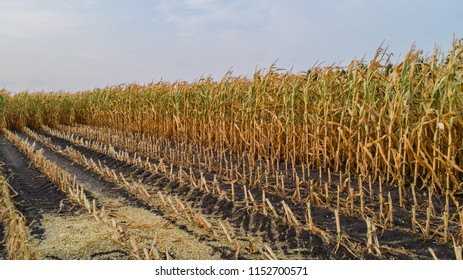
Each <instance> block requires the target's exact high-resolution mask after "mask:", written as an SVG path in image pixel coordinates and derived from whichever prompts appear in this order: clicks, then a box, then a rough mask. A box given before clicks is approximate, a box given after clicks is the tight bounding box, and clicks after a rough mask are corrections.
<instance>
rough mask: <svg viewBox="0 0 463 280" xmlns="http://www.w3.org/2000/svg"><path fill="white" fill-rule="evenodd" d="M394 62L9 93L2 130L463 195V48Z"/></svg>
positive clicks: (380, 54) (380, 55)
mask: <svg viewBox="0 0 463 280" xmlns="http://www.w3.org/2000/svg"><path fill="white" fill-rule="evenodd" d="M389 58H390V55H387V53H386V51H385V50H384V49H381V48H380V49H378V51H377V53H376V56H375V58H374V59H373V60H372V61H370V62H369V63H368V64H367V63H365V61H353V62H352V63H351V64H350V65H349V66H348V67H346V68H341V67H337V66H327V67H316V68H313V69H311V70H310V71H308V72H305V73H300V74H292V73H282V72H281V70H278V69H276V68H274V67H273V66H272V67H271V68H270V69H269V70H268V71H258V72H257V73H255V74H254V76H253V78H252V79H249V78H245V77H233V76H231V74H230V73H229V74H227V75H226V76H225V77H224V78H223V79H222V80H220V81H214V80H213V79H211V78H202V79H200V80H198V81H196V82H193V83H187V82H175V83H169V82H159V83H152V84H147V85H136V84H126V85H119V86H113V87H107V88H100V89H94V90H91V91H85V92H78V93H72V94H70V93H49V94H45V93H21V94H17V95H8V94H6V93H4V92H2V93H1V94H0V97H1V98H2V99H1V100H0V101H1V103H0V114H2V115H3V123H1V124H0V125H6V126H7V127H9V128H20V127H22V126H26V125H27V126H31V127H38V126H40V125H42V124H46V125H49V126H56V125H58V124H65V125H72V124H75V123H81V124H88V125H93V126H101V127H107V128H113V129H118V130H121V131H127V132H134V133H141V134H143V135H145V136H152V137H156V138H163V139H173V140H176V141H181V142H188V143H195V144H201V145H204V146H206V147H211V148H214V149H217V150H219V151H223V150H226V149H228V150H233V151H237V152H246V153H247V154H249V155H251V156H253V157H262V158H270V159H271V160H283V161H284V162H286V163H287V164H292V166H294V165H297V164H305V165H306V166H307V165H309V166H310V165H311V166H317V168H318V166H321V167H323V168H332V169H334V170H335V171H340V170H343V171H346V172H355V173H357V174H359V175H362V176H364V177H365V178H366V177H368V176H372V178H373V179H375V180H377V179H378V178H379V176H381V177H382V178H386V180H387V181H389V182H390V183H397V184H402V183H405V184H407V185H410V184H413V185H432V186H433V187H435V188H436V189H437V190H440V191H441V193H445V191H446V190H447V189H448V190H449V191H451V192H461V191H462V187H461V183H462V176H463V170H462V166H463V144H462V143H463V142H462V141H461V139H463V115H462V114H463V113H462V109H463V92H462V91H463V41H462V40H459V41H454V42H453V46H452V49H451V50H450V51H449V52H448V54H446V55H444V54H442V53H440V52H438V51H436V52H435V53H434V54H432V55H430V56H425V57H423V56H422V53H421V51H417V50H415V49H414V48H412V49H411V51H410V52H409V53H408V54H407V55H406V56H405V58H404V60H403V61H402V62H401V63H398V64H396V65H392V64H390V60H389Z"/></svg>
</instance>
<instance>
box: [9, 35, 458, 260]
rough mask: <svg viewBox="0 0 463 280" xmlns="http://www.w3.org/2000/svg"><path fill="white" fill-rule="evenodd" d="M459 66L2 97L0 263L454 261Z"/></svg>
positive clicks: (428, 61)
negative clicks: (0, 242)
mask: <svg viewBox="0 0 463 280" xmlns="http://www.w3.org/2000/svg"><path fill="white" fill-rule="evenodd" d="M462 65H463V45H462V41H455V42H454V46H453V49H452V50H451V51H450V52H449V53H448V55H446V56H445V58H444V56H443V55H442V56H438V55H434V56H431V57H425V58H422V57H420V53H419V52H418V51H414V50H412V51H411V52H410V53H409V54H408V55H407V56H406V58H405V59H404V61H403V62H402V63H400V64H397V65H390V63H389V58H388V55H387V54H386V53H385V50H382V49H380V50H378V53H377V56H376V57H375V59H374V60H373V61H371V62H370V64H369V65H366V64H364V63H363V62H352V64H351V65H350V66H349V67H348V68H346V69H341V68H336V67H326V68H317V69H313V70H312V71H310V72H308V73H303V74H290V73H285V74H282V73H279V72H278V71H276V70H274V69H271V70H270V71H268V73H261V72H258V73H256V75H255V76H254V78H253V79H252V80H250V79H247V78H242V77H239V78H233V77H231V76H226V77H224V79H223V80H222V81H220V82H215V81H212V80H210V79H204V80H200V81H198V82H196V83H175V84H170V83H158V84H150V85H146V86H138V85H121V86H116V87H109V88H105V89H95V90H94V91H88V92H81V93H73V94H70V93H69V94H68V93H51V94H43V93H37V94H29V93H21V94H17V95H14V96H10V95H5V97H4V99H5V100H6V102H5V105H4V108H3V109H2V111H1V112H2V115H1V117H2V126H3V128H2V136H0V143H1V145H0V161H1V162H2V163H3V165H2V176H3V177H2V178H4V179H3V181H2V182H4V186H5V187H4V188H3V189H4V191H3V193H4V194H5V196H2V199H3V200H2V208H1V209H2V227H1V229H2V231H1V232H2V234H3V236H2V239H4V242H3V244H4V246H3V247H0V257H3V258H41V259H291V260H293V259H379V260H383V259H461V257H462V256H461V254H462V249H461V248H462V245H463V207H462V204H463V189H462V186H463V183H462V182H463V180H462V179H463V170H462V168H461V166H462V163H463V144H462V141H461V139H462V136H463V134H462V131H463V115H462V108H463V97H462V96H463V93H462V90H463V88H462V83H461V80H462V78H463V68H462ZM6 186H8V187H6ZM8 189H9V190H10V192H11V195H9V194H7V193H9V192H7V191H6V190H8ZM4 197H5V198H4ZM7 198H8V199H7ZM13 206H14V207H13ZM13 208H14V209H13ZM4 209H9V210H8V211H6V210H4ZM15 213H16V214H15ZM10 221H15V226H18V227H19V228H24V230H22V231H21V232H22V233H23V234H21V235H14V234H13V235H12V234H11V231H10V229H11V222H10ZM13 241H14V242H13ZM8 244H14V245H15V246H9V245H8Z"/></svg>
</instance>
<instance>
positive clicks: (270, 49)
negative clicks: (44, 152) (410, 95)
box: [0, 0, 463, 92]
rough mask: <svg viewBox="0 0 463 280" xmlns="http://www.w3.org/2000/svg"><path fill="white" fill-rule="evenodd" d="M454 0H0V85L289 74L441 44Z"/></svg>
mask: <svg viewBox="0 0 463 280" xmlns="http://www.w3.org/2000/svg"><path fill="white" fill-rule="evenodd" d="M462 28H463V4H462V2H461V1H460V0H436V1H427V0H422V1H419V0H408V1H407V0H389V1H383V0H305V1H304V0H281V1H277V0H235V1H232V0H151V1H150V0H119V1H115V0H75V1H72V0H0V89H2V88H5V89H7V90H9V91H11V92H19V91H24V90H28V91H46V92H48V91H61V90H62V91H79V90H87V89H93V88H95V87H105V86H109V85H116V84H121V83H132V82H136V83H139V84H145V83H149V82H158V81H161V80H163V81H171V82H174V81H177V80H186V81H194V80H197V79H199V78H201V77H202V76H212V77H213V78H215V79H217V80H219V79H221V78H222V77H223V76H224V75H225V74H226V73H227V71H229V70H230V69H231V70H232V71H233V75H234V76H249V77H252V74H253V73H254V72H255V71H256V69H268V68H269V67H270V66H271V65H272V64H273V63H274V62H276V66H277V67H278V68H283V69H287V70H288V71H292V72H294V73H297V72H299V71H305V70H308V69H310V68H311V67H313V66H314V65H315V64H319V63H321V65H322V66H323V65H325V66H328V65H332V64H336V65H341V66H344V65H348V64H349V62H350V61H351V60H353V59H360V58H362V57H363V56H364V55H365V56H366V58H367V59H368V58H370V59H371V58H372V56H373V55H374V53H375V52H376V49H377V48H378V47H379V46H380V45H381V43H382V42H383V41H384V44H383V47H385V46H387V47H388V50H389V52H392V53H393V54H394V56H393V58H392V59H393V61H399V60H400V59H401V58H403V56H404V55H405V53H406V52H407V51H408V50H410V47H411V46H412V44H414V43H415V44H416V48H417V49H422V50H423V51H424V52H425V53H427V52H429V53H432V52H433V50H434V49H435V47H436V46H437V47H439V48H440V49H441V50H442V51H445V52H446V51H448V50H449V49H450V47H451V43H452V40H453V38H454V36H455V37H456V38H461V37H462V36H463V29H462Z"/></svg>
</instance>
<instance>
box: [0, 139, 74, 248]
mask: <svg viewBox="0 0 463 280" xmlns="http://www.w3.org/2000/svg"><path fill="white" fill-rule="evenodd" d="M0 162H3V163H4V164H5V166H4V173H5V176H6V177H7V181H8V182H9V184H10V185H11V186H12V188H13V189H14V190H15V191H16V192H17V193H18V195H17V196H15V197H14V200H15V202H16V208H17V209H18V211H20V212H21V213H22V214H23V215H24V217H25V219H26V223H27V225H28V226H29V227H30V229H31V234H32V235H34V236H35V237H37V238H39V239H40V238H41V236H42V234H43V229H42V228H41V226H40V220H41V219H42V216H43V214H45V213H58V212H59V214H60V215H69V213H70V212H71V211H72V206H71V204H70V203H68V201H67V200H66V196H65V195H64V194H63V193H61V192H60V191H59V189H58V187H57V186H55V185H54V184H52V183H50V182H49V181H48V180H47V179H46V178H44V177H43V175H42V174H41V173H40V171H39V170H37V169H36V168H35V167H34V166H33V165H32V164H31V163H30V161H29V160H28V159H27V157H26V156H25V155H23V154H22V153H21V152H19V151H18V150H17V149H16V148H15V147H14V146H13V145H12V144H11V143H10V142H8V141H7V140H6V139H5V138H4V137H3V135H0ZM12 195H13V194H12ZM60 202H62V203H63V205H64V207H63V208H62V209H60ZM60 210H61V211H60Z"/></svg>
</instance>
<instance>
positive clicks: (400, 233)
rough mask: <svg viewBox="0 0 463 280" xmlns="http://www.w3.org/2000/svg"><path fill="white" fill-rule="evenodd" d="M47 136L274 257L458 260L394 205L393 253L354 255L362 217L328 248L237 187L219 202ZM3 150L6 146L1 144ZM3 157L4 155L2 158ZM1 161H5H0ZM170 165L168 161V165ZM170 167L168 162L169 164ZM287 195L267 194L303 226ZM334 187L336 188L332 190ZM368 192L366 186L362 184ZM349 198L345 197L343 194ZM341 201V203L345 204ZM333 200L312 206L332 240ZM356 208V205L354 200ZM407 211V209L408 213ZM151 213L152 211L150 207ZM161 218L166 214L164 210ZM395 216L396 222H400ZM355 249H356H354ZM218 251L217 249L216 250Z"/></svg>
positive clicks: (82, 177) (74, 170)
mask: <svg viewBox="0 0 463 280" xmlns="http://www.w3.org/2000/svg"><path fill="white" fill-rule="evenodd" d="M41 134H43V135H45V136H47V137H50V138H51V140H52V142H53V144H55V145H59V146H60V147H62V148H63V149H64V148H65V147H66V146H70V147H72V148H74V149H75V150H77V151H79V152H81V153H83V154H84V155H85V156H86V157H87V159H90V158H91V159H93V160H94V161H95V162H98V161H101V163H102V164H105V165H107V166H108V167H109V168H111V169H114V170H115V171H116V172H121V173H123V174H124V175H127V176H132V177H133V178H134V179H136V180H140V181H141V182H143V183H144V184H146V185H148V186H150V188H151V189H149V190H148V191H149V192H151V193H157V192H158V191H162V192H163V193H165V194H169V195H173V196H178V197H179V198H180V199H181V200H182V201H184V202H188V203H189V204H190V205H192V206H193V207H194V208H195V209H196V210H198V211H199V212H201V213H202V214H203V215H205V216H207V217H211V218H212V219H217V218H219V219H222V220H229V221H230V223H231V225H232V226H233V228H234V230H235V232H236V233H237V235H239V236H240V238H242V239H246V238H247V236H248V235H254V236H259V237H261V238H262V239H263V240H264V242H265V244H267V245H269V246H270V247H271V248H272V250H274V251H275V252H283V254H284V255H285V256H286V257H287V258H290V259H358V258H360V259H378V258H381V259H431V255H430V253H429V250H428V248H432V249H433V250H434V252H435V253H436V255H437V257H438V258H440V259H454V252H453V248H452V247H451V246H450V245H449V244H440V243H438V242H436V241H435V240H424V239H422V238H421V237H420V236H419V235H417V234H414V233H412V232H411V231H410V230H409V228H410V226H411V223H410V220H411V217H410V214H409V212H407V211H405V210H402V209H401V208H400V207H398V206H397V205H394V215H395V216H394V225H393V227H392V228H387V229H381V228H378V231H377V234H378V239H379V243H380V245H382V246H386V248H387V247H389V248H391V249H390V250H382V255H381V256H376V255H374V254H370V253H367V252H366V251H362V252H361V253H359V252H354V253H352V252H350V250H349V249H348V248H349V246H348V245H346V244H354V245H355V246H359V247H363V248H365V246H366V233H367V232H366V231H367V228H366V224H365V220H364V219H363V218H360V217H359V215H358V214H348V213H344V212H343V213H340V222H341V232H342V236H343V240H344V241H343V242H342V243H341V244H339V245H338V244H336V243H335V242H331V243H326V241H325V240H323V238H322V237H321V236H320V235H319V234H316V233H313V232H312V231H308V230H306V229H303V228H301V227H298V228H296V227H293V226H291V225H289V224H288V223H287V222H286V221H284V220H283V219H282V218H274V217H270V216H266V215H263V214H262V211H261V206H260V205H262V203H261V202H260V201H259V203H258V205H259V206H258V207H257V208H256V209H253V208H247V207H246V206H245V205H244V203H243V202H242V201H243V200H244V191H243V186H240V185H239V184H236V185H235V202H231V201H230V200H228V199H227V198H219V197H218V196H217V195H216V194H214V193H213V192H209V193H204V192H202V191H200V190H199V189H194V188H192V186H191V185H189V184H187V183H184V184H179V183H178V182H175V181H173V180H171V179H170V178H169V177H168V176H167V175H166V174H161V173H159V174H152V173H151V172H149V171H147V170H144V169H140V168H137V167H136V166H133V165H131V164H128V163H126V162H123V161H118V160H115V159H113V158H111V157H109V156H107V155H104V154H102V153H98V152H95V151H93V150H90V149H88V148H84V147H80V146H76V145H73V144H72V143H70V142H68V141H66V140H64V139H60V138H58V137H54V136H51V135H48V134H45V133H41ZM2 147H3V145H2ZM1 154H3V152H2V151H1V150H0V155H1ZM44 154H45V155H46V156H47V157H48V158H49V159H50V160H53V161H55V162H56V163H57V164H58V165H60V166H63V167H65V168H66V169H67V171H68V172H70V173H71V174H75V175H76V176H78V177H77V178H78V180H79V181H82V182H86V183H88V184H91V185H92V186H94V187H96V188H99V189H100V190H101V191H104V192H105V193H108V195H114V196H123V197H125V198H127V199H128V200H130V201H131V203H134V204H137V205H140V206H142V207H149V206H146V205H142V204H140V202H139V201H137V200H136V199H135V198H134V197H132V196H131V195H130V194H128V193H127V192H125V191H123V190H119V189H115V186H114V185H113V184H112V183H110V182H106V181H105V180H103V179H102V178H101V177H99V176H98V175H96V174H94V173H92V172H91V171H88V170H86V169H85V168H84V167H82V166H80V165H77V164H74V163H72V162H71V161H70V160H68V159H67V158H65V157H64V156H62V155H60V154H57V153H55V152H51V151H50V150H47V149H44ZM0 160H1V158H0ZM26 162H27V161H26ZM165 163H166V162H165ZM166 164H167V165H169V164H170V163H166ZM177 170H178V167H177V166H175V165H174V172H176V171H177ZM194 172H195V174H198V173H199V171H198V170H194ZM213 175H214V174H213V173H208V172H205V173H204V176H205V177H206V178H209V179H210V178H213ZM311 175H312V177H313V178H314V180H316V179H317V178H318V172H317V171H314V172H312V174H311ZM332 179H333V184H336V180H339V178H338V177H337V176H334V175H333V176H332ZM323 180H324V181H327V174H326V173H323ZM219 184H220V187H221V189H222V190H224V191H226V192H227V193H228V194H230V193H231V190H230V189H229V188H230V186H229V185H226V184H223V182H222V181H220V180H219ZM285 186H286V190H285V191H284V193H279V192H274V191H271V190H270V191H269V192H268V193H267V194H266V198H268V199H269V201H271V203H272V204H273V206H274V207H275V209H276V211H277V212H278V213H280V217H282V216H283V215H282V214H281V213H283V207H282V203H281V201H285V203H286V204H287V205H288V206H289V207H290V209H291V210H292V212H293V213H294V215H295V216H296V217H297V219H298V220H299V221H301V222H305V219H304V217H305V213H306V212H305V211H306V205H305V203H299V202H293V201H292V200H291V199H289V197H291V194H292V193H293V192H294V190H295V185H294V181H293V180H290V178H288V179H287V180H285ZM352 187H353V188H358V185H357V182H356V180H355V179H352ZM331 188H332V189H333V188H335V187H334V186H331ZM364 188H365V183H364ZM383 188H384V189H383V190H384V193H386V194H387V193H388V192H390V193H391V197H392V198H393V201H398V191H397V188H395V187H393V186H387V185H384V186H383ZM301 189H302V190H301V195H302V197H307V195H308V192H307V191H306V190H307V189H308V186H303V187H301ZM373 189H374V199H373V200H372V201H366V206H368V207H369V208H371V209H373V210H374V211H377V210H378V209H377V206H376V205H377V201H378V194H379V186H378V184H377V183H376V184H374V186H373ZM250 191H251V192H252V194H253V197H254V198H256V200H258V199H257V198H259V197H260V195H261V190H260V189H251V190H250ZM417 192H418V196H419V197H420V198H423V197H425V192H426V190H417ZM344 195H345V194H344ZM405 195H406V197H408V198H410V197H411V195H410V194H408V193H405ZM345 198H346V197H343V198H342V199H345ZM333 200H335V199H332V201H331V203H330V205H328V206H327V205H312V207H311V209H312V217H313V220H314V223H315V224H316V226H317V227H319V228H320V229H322V230H323V231H326V232H327V233H329V234H330V235H331V236H336V223H335V217H334V212H333V210H332V209H334V207H333V203H335V201H334V202H333ZM356 203H358V202H357V201H356ZM406 203H407V205H406V206H405V208H406V209H410V203H411V201H410V199H408V200H406ZM407 207H408V208H407ZM441 208H442V205H439V204H436V210H439V209H441ZM151 209H153V208H151ZM156 211H160V214H161V215H164V214H163V213H162V211H161V210H156ZM396 216H397V217H396ZM355 246H354V247H355ZM217 250H219V248H218V249H217ZM222 252H223V257H224V258H232V256H233V252H230V249H229V248H227V249H225V250H224V251H222Z"/></svg>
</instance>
